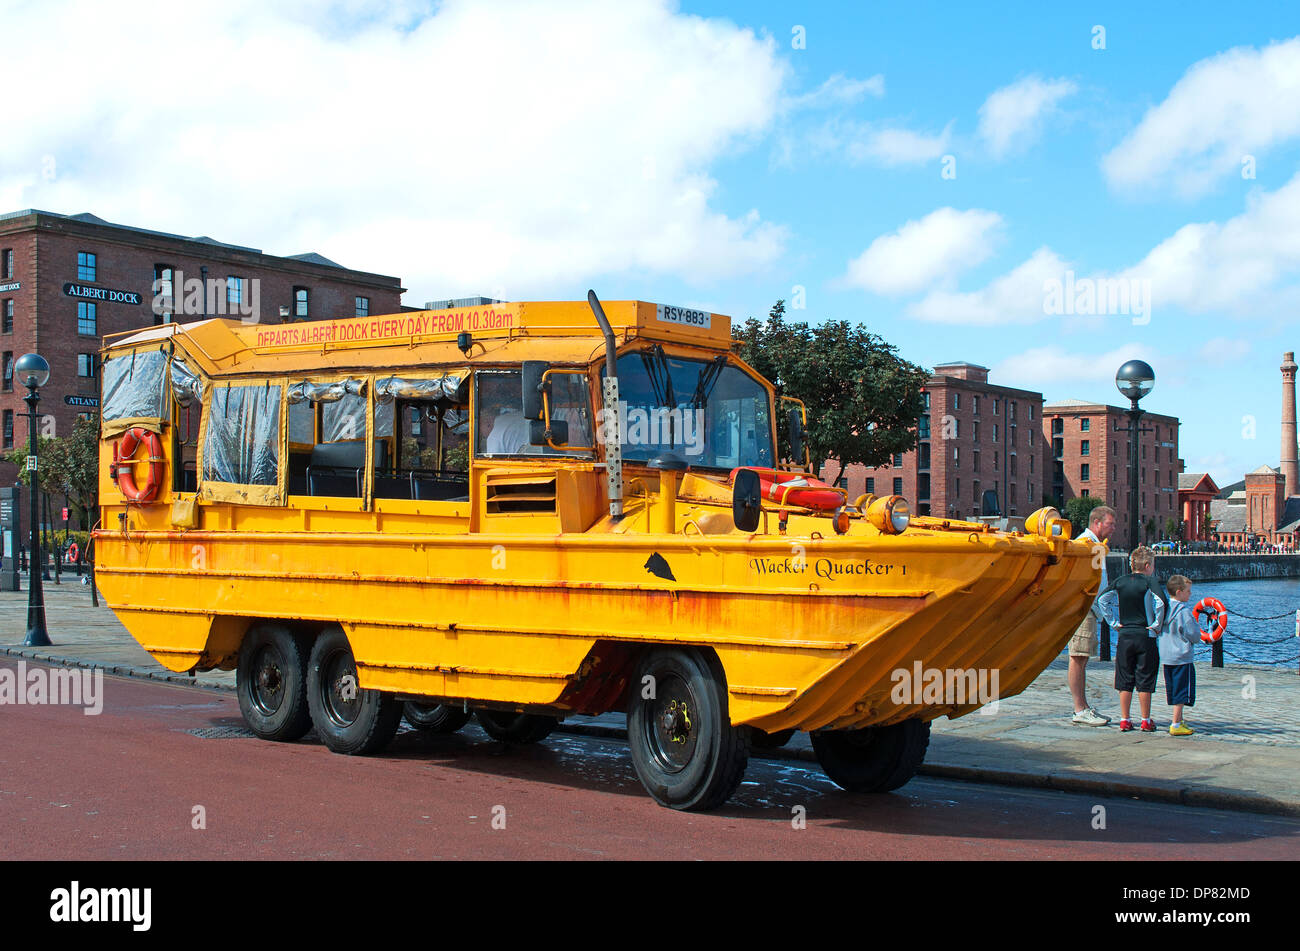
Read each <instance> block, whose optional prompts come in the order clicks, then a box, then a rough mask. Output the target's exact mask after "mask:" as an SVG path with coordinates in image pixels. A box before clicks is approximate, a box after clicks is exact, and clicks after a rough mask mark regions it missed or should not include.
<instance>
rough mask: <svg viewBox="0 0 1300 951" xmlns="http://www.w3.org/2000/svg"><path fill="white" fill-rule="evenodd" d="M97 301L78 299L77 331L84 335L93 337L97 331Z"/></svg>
mask: <svg viewBox="0 0 1300 951" xmlns="http://www.w3.org/2000/svg"><path fill="white" fill-rule="evenodd" d="M97 323H98V321H97V320H96V319H95V302H94V301H85V300H79V301H77V333H79V334H81V335H82V336H83V337H93V336H95V333H96V324H97Z"/></svg>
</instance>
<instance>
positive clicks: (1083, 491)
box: [1079, 489, 1088, 499]
mask: <svg viewBox="0 0 1300 951" xmlns="http://www.w3.org/2000/svg"><path fill="white" fill-rule="evenodd" d="M1079 497H1080V498H1084V499H1086V498H1087V497H1088V490H1087V489H1080V490H1079Z"/></svg>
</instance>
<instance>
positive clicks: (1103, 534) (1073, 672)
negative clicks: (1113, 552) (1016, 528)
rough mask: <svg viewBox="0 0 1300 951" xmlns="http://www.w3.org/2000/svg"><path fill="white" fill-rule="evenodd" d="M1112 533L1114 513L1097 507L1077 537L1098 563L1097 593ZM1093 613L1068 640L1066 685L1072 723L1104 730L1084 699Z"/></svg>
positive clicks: (1096, 621) (1093, 643) (1103, 719)
mask: <svg viewBox="0 0 1300 951" xmlns="http://www.w3.org/2000/svg"><path fill="white" fill-rule="evenodd" d="M1113 531H1115V510H1114V509H1113V508H1111V507H1110V506H1109V505H1098V506H1097V507H1096V508H1095V509H1093V510H1092V512H1091V513H1089V518H1088V528H1087V529H1086V530H1085V531H1084V533H1083V534H1082V535H1080V536H1079V538H1080V539H1081V540H1087V541H1089V542H1091V543H1092V546H1093V552H1094V557H1097V558H1099V559H1100V561H1101V586H1100V587H1099V588H1098V589H1097V590H1098V591H1099V592H1100V591H1105V590H1106V552H1107V548H1106V539H1108V538H1110V535H1111V532H1113ZM1096 611H1097V605H1096V602H1094V603H1093V606H1092V609H1091V610H1090V611H1089V612H1088V613H1087V614H1086V615H1085V616H1084V618H1083V621H1082V622H1081V623H1080V624H1079V629H1078V630H1077V631H1075V632H1074V636H1073V637H1071V638H1070V669H1069V672H1068V674H1067V680H1068V681H1069V684H1070V696H1071V697H1072V698H1073V700H1074V719H1073V722H1075V723H1078V724H1080V725H1082V726H1105V725H1106V724H1107V723H1109V722H1110V717H1104V716H1102V715H1101V714H1100V713H1098V712H1097V711H1096V710H1094V709H1093V708H1092V707H1091V706H1090V705H1089V703H1088V698H1087V696H1086V695H1085V688H1086V686H1087V684H1086V673H1087V669H1088V658H1089V657H1091V656H1093V654H1095V653H1096V652H1097V625H1098V624H1099V623H1100V615H1098V614H1097V613H1096Z"/></svg>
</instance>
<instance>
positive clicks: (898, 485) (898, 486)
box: [894, 477, 903, 495]
mask: <svg viewBox="0 0 1300 951" xmlns="http://www.w3.org/2000/svg"><path fill="white" fill-rule="evenodd" d="M894 494H895V495H902V494H903V480H902V478H901V477H900V478H896V479H895V480H894Z"/></svg>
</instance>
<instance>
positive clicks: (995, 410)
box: [993, 396, 1002, 416]
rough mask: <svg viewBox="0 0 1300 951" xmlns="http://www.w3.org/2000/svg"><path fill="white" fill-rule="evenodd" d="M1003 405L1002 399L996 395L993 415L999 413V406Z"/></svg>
mask: <svg viewBox="0 0 1300 951" xmlns="http://www.w3.org/2000/svg"><path fill="white" fill-rule="evenodd" d="M1001 405H1002V401H1001V400H1000V399H998V398H997V397H996V396H995V397H994V398H993V415H994V416H996V415H998V407H1000V406H1001Z"/></svg>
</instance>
